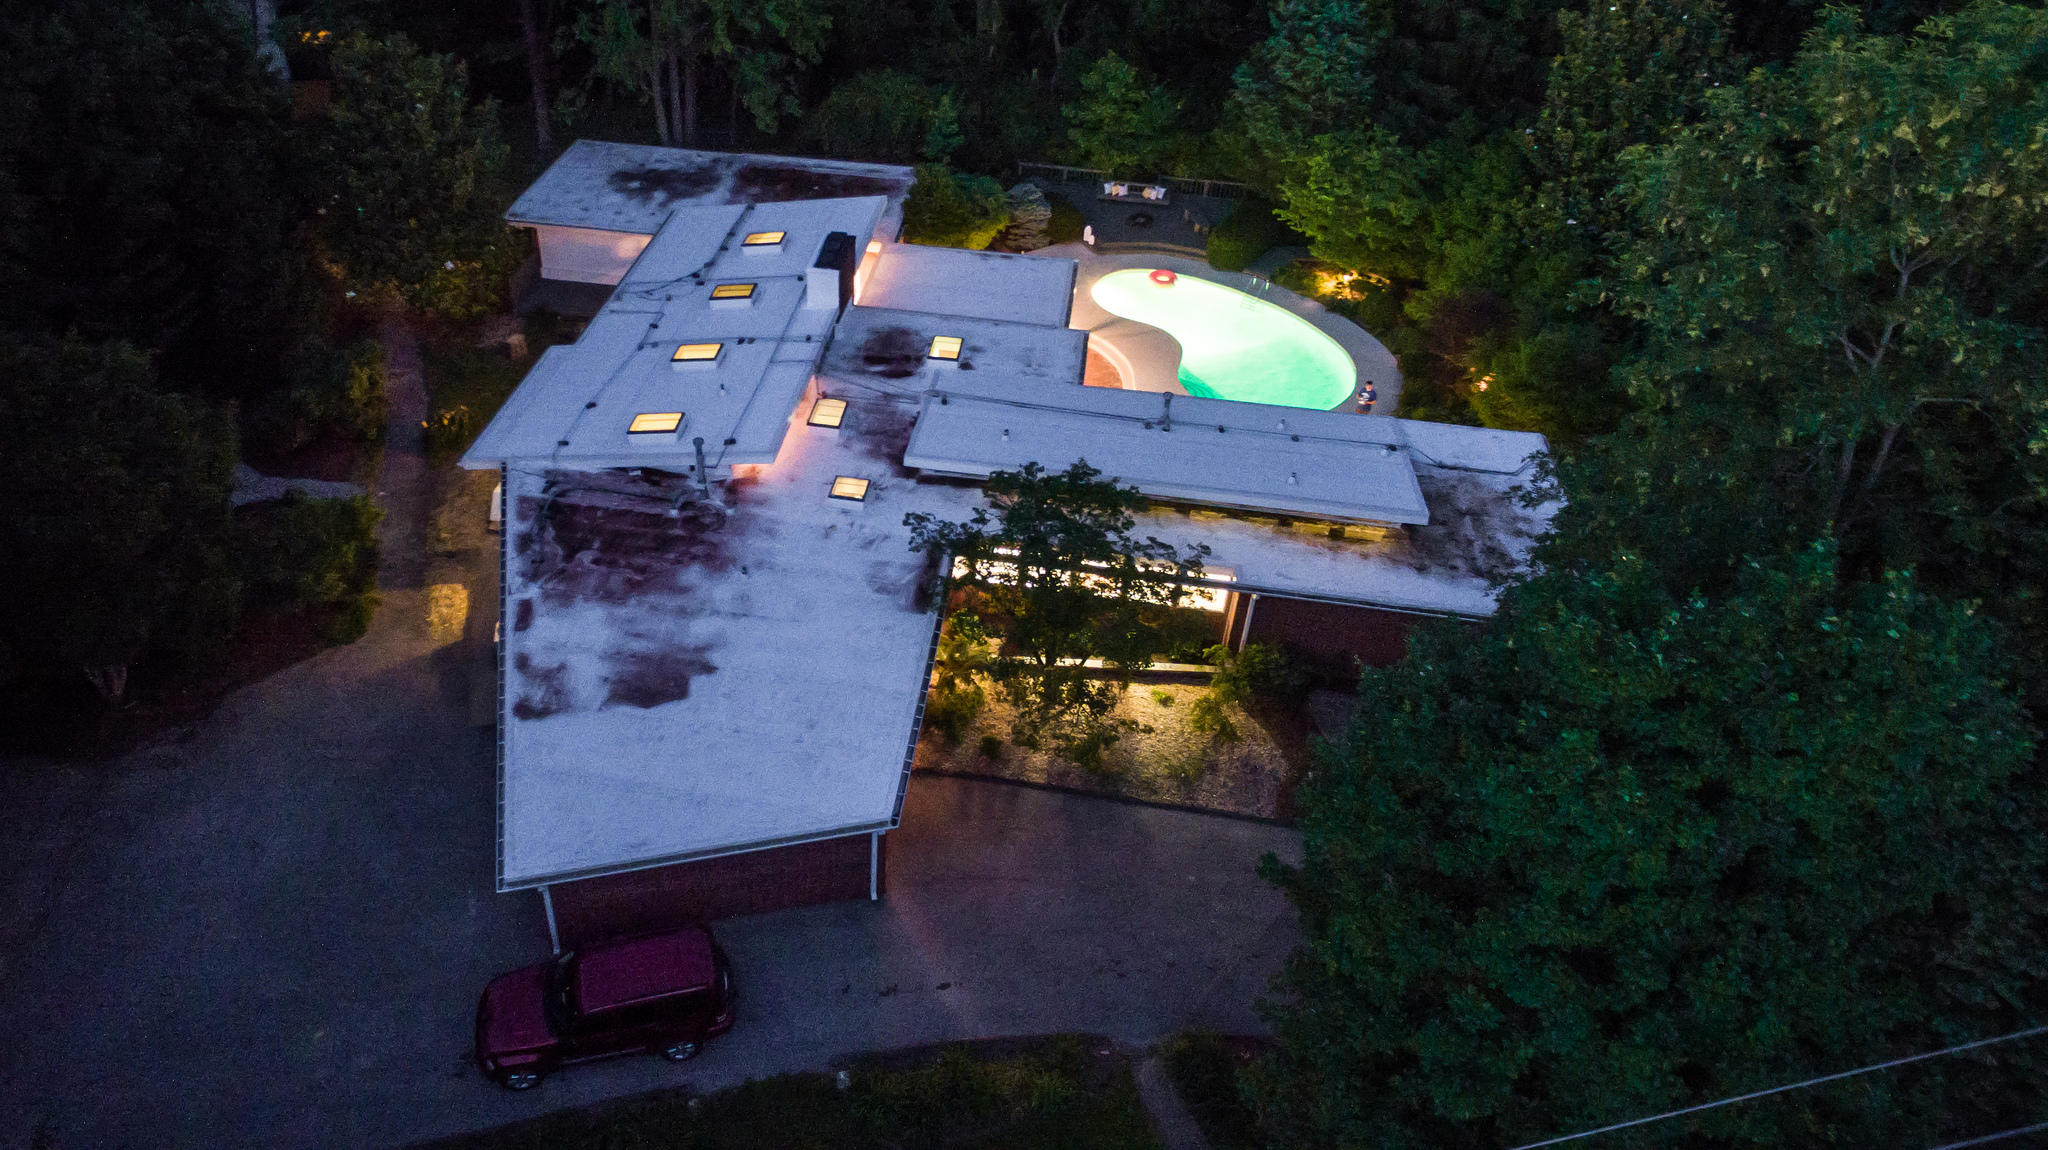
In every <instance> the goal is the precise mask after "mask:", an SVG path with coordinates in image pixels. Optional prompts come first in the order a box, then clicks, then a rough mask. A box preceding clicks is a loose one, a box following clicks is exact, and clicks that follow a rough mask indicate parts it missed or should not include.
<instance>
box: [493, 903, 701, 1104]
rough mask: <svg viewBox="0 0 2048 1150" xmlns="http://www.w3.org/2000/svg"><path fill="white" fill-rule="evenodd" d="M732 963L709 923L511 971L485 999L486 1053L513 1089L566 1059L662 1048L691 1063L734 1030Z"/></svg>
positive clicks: (496, 980) (535, 1083) (533, 1083)
mask: <svg viewBox="0 0 2048 1150" xmlns="http://www.w3.org/2000/svg"><path fill="white" fill-rule="evenodd" d="M732 1020H733V992H732V969H731V967H730V966H729V965H728V963H727V962H726V958H725V951H723V950H721V949H720V948H719V946H718V943H717V942H716V941H715V940H713V939H712V937H711V932H710V931H708V930H705V929H704V928H703V927H701V926H691V927H684V928H683V929H681V930H674V931H668V932H665V933H662V934H650V935H644V936H641V937H639V938H627V939H620V940H619V941H617V942H607V943H601V944H599V945H596V946H591V947H587V948H585V949H583V950H581V951H571V952H570V953H568V954H565V955H562V956H561V957H560V958H557V959H555V960H554V961H553V962H546V963H542V964H541V965H539V966H529V967H527V968H525V969H524V970H515V971H513V972H512V973H510V974H501V975H499V976H498V977H497V978H494V979H492V980H491V984H490V985H489V986H487V987H485V988H484V996H483V999H482V1001H480V1002H478V1003H477V1005H476V1060H477V1064H478V1065H479V1066H481V1067H483V1072H484V1074H485V1075H487V1076H488V1077H490V1078H491V1079H492V1080H493V1081H495V1082H498V1083H500V1084H501V1085H504V1086H506V1087H509V1088H510V1089H513V1090H526V1089H529V1088H531V1087H534V1086H538V1085H539V1084H540V1080H541V1078H542V1076H544V1075H546V1074H548V1073H550V1072H552V1071H553V1070H554V1069H555V1068H556V1067H558V1066H564V1065H567V1064H568V1063H571V1062H585V1061H588V1060H590V1059H593V1058H605V1057H609V1056H611V1055H614V1054H636V1053H639V1052H641V1051H660V1052H661V1053H662V1054H663V1055H664V1056H666V1057H668V1058H671V1059H674V1060H675V1061H677V1062H681V1061H682V1060H683V1059H685V1058H695V1057H696V1056H697V1051H698V1050H699V1049H700V1048H702V1046H703V1045H704V1043H705V1042H706V1041H708V1040H710V1039H712V1038H716V1037H717V1036H719V1035H721V1034H724V1033H725V1032H726V1031H728V1030H731V1029H732Z"/></svg>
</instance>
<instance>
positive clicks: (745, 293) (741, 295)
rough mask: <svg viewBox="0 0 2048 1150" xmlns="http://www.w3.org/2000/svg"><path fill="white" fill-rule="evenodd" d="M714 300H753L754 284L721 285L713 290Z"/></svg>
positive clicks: (712, 296)
mask: <svg viewBox="0 0 2048 1150" xmlns="http://www.w3.org/2000/svg"><path fill="white" fill-rule="evenodd" d="M711 298H712V299H753V298H754V285H753V284H719V285H718V286H717V287H715V288H712V289H711Z"/></svg>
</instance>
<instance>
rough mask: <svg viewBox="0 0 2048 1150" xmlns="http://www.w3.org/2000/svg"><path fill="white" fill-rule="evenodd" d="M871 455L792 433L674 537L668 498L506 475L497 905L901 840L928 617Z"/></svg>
mask: <svg viewBox="0 0 2048 1150" xmlns="http://www.w3.org/2000/svg"><path fill="white" fill-rule="evenodd" d="M870 402H871V401H866V400H862V399H858V398H856V399H855V400H854V401H853V409H852V410H851V411H850V412H849V422H850V423H856V424H858V423H860V422H861V420H863V419H865V418H868V413H867V412H866V411H865V410H864V408H865V407H866V406H867V405H869V404H870ZM887 418H888V413H887V412H886V411H884V412H883V413H882V419H881V422H884V423H886V421H887ZM895 418H897V419H898V420H899V421H900V422H904V423H907V421H908V418H909V413H908V412H907V411H905V412H903V413H902V414H901V415H900V416H897V417H895ZM882 434H883V435H884V437H886V436H887V435H888V434H889V433H888V431H887V430H886V428H885V429H884V430H883V431H882ZM870 443H871V440H870V438H869V437H868V436H865V435H863V434H860V433H857V432H856V433H851V434H849V433H845V432H832V431H823V430H820V429H816V428H810V427H806V426H804V425H802V424H801V423H799V424H798V426H797V428H796V430H795V431H794V432H793V434H792V435H791V436H790V439H789V442H788V443H787V444H785V446H784V450H783V452H782V457H781V458H780V459H778V460H777V461H776V462H775V463H774V464H773V465H770V466H768V467H765V468H762V469H760V470H759V471H758V472H753V473H750V474H746V475H744V476H743V477H742V478H740V479H738V480H735V481H733V482H731V483H727V484H720V485H718V486H716V487H714V488H713V495H712V499H711V500H710V501H708V503H703V504H698V503H686V504H685V505H683V506H682V507H681V508H680V511H679V514H678V515H676V516H675V517H673V518H671V517H669V516H668V515H667V514H666V510H667V500H668V499H670V498H672V494H671V492H672V491H673V490H675V489H677V485H678V482H679V481H678V480H675V479H673V478H669V479H663V478H661V477H651V478H650V479H637V478H635V477H633V476H630V475H627V474H623V473H619V472H605V473H600V474H591V473H582V472H549V471H546V470H523V469H514V470H512V471H510V472H509V473H508V476H507V499H506V512H507V514H506V520H507V523H506V531H507V538H506V544H507V547H508V560H507V564H506V582H507V587H506V593H505V603H506V608H505V623H504V641H505V659H506V671H505V676H506V681H505V703H504V713H503V714H502V715H501V716H500V722H501V723H502V724H503V726H502V730H503V731H504V759H503V766H502V771H503V811H502V814H501V816H500V818H501V824H500V835H501V838H500V864H499V876H498V878H499V886H500V888H501V889H508V890H509V889H516V888H519V887H525V886H534V885H539V884H542V883H547V882H559V881H566V880H569V879H573V878H577V877H588V876H590V875H595V874H602V873H611V872H616V871H619V870H625V869H631V868H634V867H639V866H650V865H659V864H662V863H666V862H679V861H684V860H686V859H690V858H698V857H707V856H710V855H715V854H721V853H729V852H731V851H735V850H744V849H755V848H759V847H765V846H772V845H777V844H780V843H788V842H797V841H804V840H807V839H813V838H824V837H830V836H835V835H841V834H851V833H859V832H862V831H872V830H887V829H888V828H889V827H890V826H891V825H892V821H893V819H894V818H895V816H896V814H897V810H898V801H899V795H900V788H901V786H902V784H903V780H904V777H905V775H904V772H905V770H906V768H907V762H908V760H907V755H908V753H909V750H910V745H911V738H912V736H913V733H914V728H915V724H916V715H917V707H918V703H919V701H920V700H921V699H922V697H923V695H924V680H925V675H926V673H927V657H928V654H929V652H930V650H931V644H932V641H933V637H934V635H935V631H936V627H937V624H938V617H937V615H936V614H934V613H932V612H931V611H930V610H928V609H927V605H926V604H925V603H923V602H922V601H921V599H920V586H921V584H922V581H923V579H924V577H925V573H926V564H925V561H924V558H923V557H922V556H920V555H917V554H914V553H912V552H911V551H910V549H909V546H908V539H909V533H908V531H907V529H905V528H904V527H903V514H904V510H905V508H906V506H909V504H907V503H906V501H905V499H904V498H903V493H904V492H905V491H907V490H910V489H914V488H915V487H916V486H917V485H916V484H915V482H914V481H912V480H909V479H906V478H904V477H903V476H902V475H901V474H899V473H898V471H897V469H896V468H894V467H892V466H890V465H889V464H888V463H886V462H884V461H883V460H881V459H879V458H877V456H876V455H875V453H874V452H873V451H872V450H871V449H870ZM840 475H849V476H854V477H856V478H862V479H867V480H868V481H869V486H868V489H867V499H866V501H865V502H852V501H848V500H844V499H835V498H832V497H831V495H830V492H831V490H832V485H833V480H834V478H835V477H837V476H840ZM551 480H552V481H553V485H554V489H556V490H558V491H559V494H558V496H557V497H556V498H555V499H553V500H550V499H549V498H548V492H549V491H550V481H551ZM680 483H681V486H682V487H683V488H688V487H689V486H690V485H689V484H688V482H687V481H680ZM578 484H583V485H586V489H585V490H582V491H578V490H576V489H575V488H576V486H577V485H578ZM589 488H603V489H605V490H590V489H589ZM636 488H645V489H646V490H647V491H648V493H649V495H650V496H651V498H647V499H640V500H636V499H632V498H627V497H622V496H618V495H615V494H612V492H615V491H619V490H627V491H630V490H634V489H636ZM960 494H962V495H964V496H971V495H972V493H971V492H961V493H960ZM544 508H545V512H544V511H543V509H544Z"/></svg>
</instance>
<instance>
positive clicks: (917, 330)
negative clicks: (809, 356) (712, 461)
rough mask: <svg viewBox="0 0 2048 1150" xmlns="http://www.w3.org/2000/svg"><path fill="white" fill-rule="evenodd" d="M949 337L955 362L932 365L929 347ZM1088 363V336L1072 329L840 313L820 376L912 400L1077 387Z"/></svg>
mask: <svg viewBox="0 0 2048 1150" xmlns="http://www.w3.org/2000/svg"><path fill="white" fill-rule="evenodd" d="M862 298H868V297H866V296H865V295H864V296H863V297H862ZM948 337H950V338H953V339H957V340H959V341H960V347H959V358H958V359H952V360H948V359H933V358H932V357H931V350H932V340H933V339H935V338H948ZM1087 362H1088V333H1087V332H1085V331H1079V330H1077V329H1074V328H1069V327H1044V326H1041V325H1039V324H1033V323H1008V322H1004V321H1002V320H992V319H969V318H963V317H959V316H944V315H932V314H929V313H926V312H915V311H895V310H892V309H888V308H878V307H868V306H866V305H861V306H857V307H850V308H847V309H846V315H845V316H844V317H843V318H841V319H840V321H839V328H838V330H837V331H835V332H834V333H833V336H832V347H831V349H830V350H829V351H827V352H826V353H825V361H824V366H823V367H822V368H820V370H822V371H824V372H826V373H828V374H831V375H835V376H839V377H841V378H843V379H847V380H860V381H868V382H872V383H874V384H875V385H877V386H886V388H887V390H890V391H893V392H905V391H913V392H914V391H921V390H923V389H925V388H929V387H941V386H945V385H946V384H948V383H951V382H953V381H957V380H963V379H981V378H984V377H989V378H994V379H1006V380H1024V381H1026V382H1028V383H1030V384H1033V385H1050V384H1068V385H1072V386H1075V387H1078V386H1080V383H1081V373H1082V371H1083V369H1085V368H1086V366H1087Z"/></svg>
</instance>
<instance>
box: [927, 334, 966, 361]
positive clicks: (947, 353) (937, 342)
mask: <svg viewBox="0 0 2048 1150" xmlns="http://www.w3.org/2000/svg"><path fill="white" fill-rule="evenodd" d="M932 358H933V359H959V358H960V337H959V336H957V335H935V336H933V337H932Z"/></svg>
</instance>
